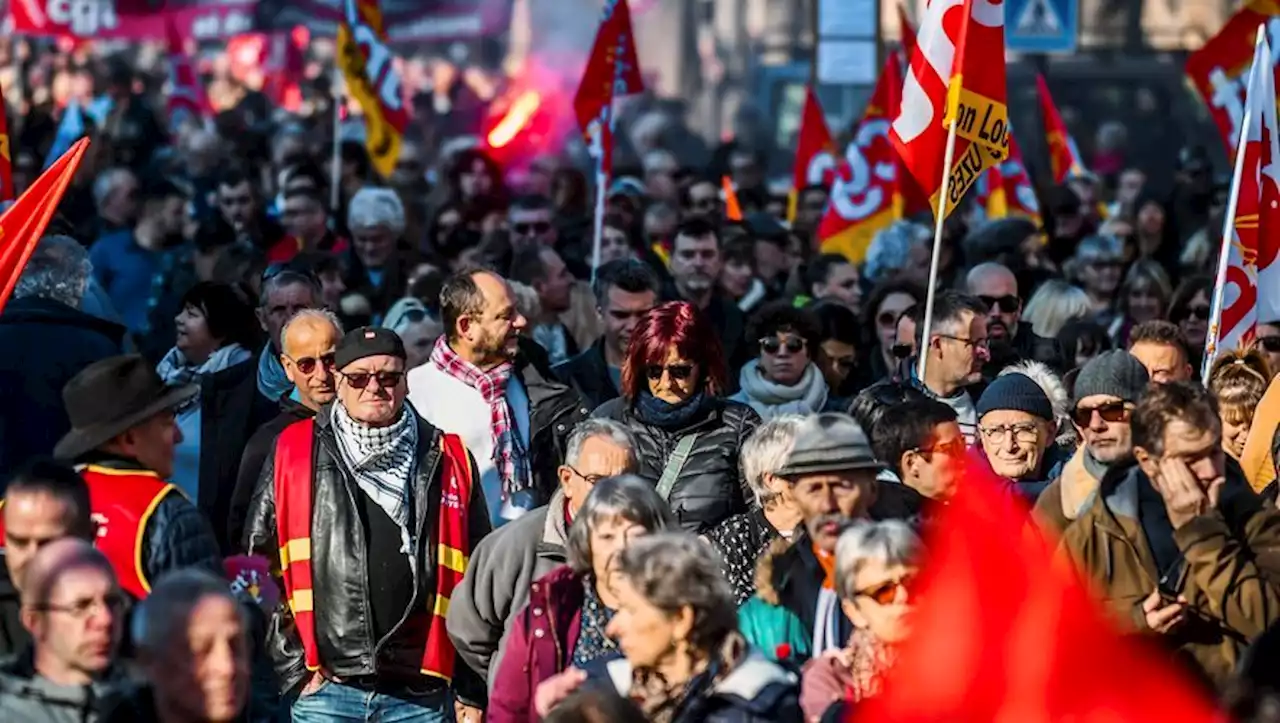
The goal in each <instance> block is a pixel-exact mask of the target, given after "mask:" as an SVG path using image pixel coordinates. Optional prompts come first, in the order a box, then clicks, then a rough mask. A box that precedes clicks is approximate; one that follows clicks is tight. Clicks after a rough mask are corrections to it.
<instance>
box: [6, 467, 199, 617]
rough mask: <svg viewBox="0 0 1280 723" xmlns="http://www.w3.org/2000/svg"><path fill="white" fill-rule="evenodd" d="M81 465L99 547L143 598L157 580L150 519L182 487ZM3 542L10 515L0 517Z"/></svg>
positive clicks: (146, 474) (123, 583)
mask: <svg viewBox="0 0 1280 723" xmlns="http://www.w3.org/2000/svg"><path fill="white" fill-rule="evenodd" d="M78 469H79V472H80V476H81V477H83V478H84V481H85V484H86V485H87V486H88V487H89V508H90V514H91V515H92V517H93V521H94V523H95V524H96V526H97V528H98V536H97V539H95V540H94V546H95V547H97V548H98V550H99V551H100V552H101V553H102V554H103V555H105V556H106V558H107V560H109V561H110V562H111V567H112V569H113V570H115V573H116V579H117V580H119V582H120V589H122V590H124V591H125V592H127V593H129V594H130V595H132V596H133V597H134V598H135V599H137V600H142V599H143V598H145V597H146V596H147V595H149V594H150V593H151V581H150V580H148V579H147V574H146V571H145V570H144V569H143V552H144V550H143V538H144V537H145V535H146V531H147V523H148V522H149V521H150V520H151V516H152V515H153V514H155V511H156V508H157V507H159V506H160V503H161V502H163V501H164V498H165V497H167V496H168V495H169V494H170V493H174V494H179V495H180V494H182V491H181V490H179V489H178V488H177V487H174V486H173V485H171V484H166V483H165V482H164V481H163V480H161V479H160V476H159V475H157V474H156V473H155V472H151V471H149V470H138V469H116V468H113V467H103V466H101V465H96V464H89V465H83V466H81V467H79V468H78ZM0 504H2V503H0ZM3 545H4V517H3V515H0V549H2V548H3Z"/></svg>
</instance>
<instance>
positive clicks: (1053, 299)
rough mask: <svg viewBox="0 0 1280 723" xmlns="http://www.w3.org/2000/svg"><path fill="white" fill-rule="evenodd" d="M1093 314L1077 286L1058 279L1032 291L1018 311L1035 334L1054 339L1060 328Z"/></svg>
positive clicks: (1085, 295)
mask: <svg viewBox="0 0 1280 723" xmlns="http://www.w3.org/2000/svg"><path fill="white" fill-rule="evenodd" d="M1092 313H1093V305H1092V304H1090V303H1089V295H1088V294H1086V293H1085V292H1084V289H1081V288H1080V287H1079V286H1073V285H1071V284H1068V283H1067V282H1065V281H1062V280H1061V279H1049V280H1048V281H1046V282H1044V283H1043V284H1041V285H1040V288H1038V289H1036V293H1034V294H1032V295H1031V299H1030V300H1029V301H1028V302H1027V305H1026V307H1025V308H1023V310H1022V320H1023V321H1026V322H1029V323H1030V324H1031V330H1032V331H1034V332H1035V333H1036V334H1039V335H1040V336H1043V337H1048V338H1050V339H1055V338H1057V336H1058V333H1059V332H1061V331H1062V327H1064V326H1066V325H1067V323H1068V322H1071V321H1074V320H1076V319H1086V318H1088V317H1089V315H1090V314H1092Z"/></svg>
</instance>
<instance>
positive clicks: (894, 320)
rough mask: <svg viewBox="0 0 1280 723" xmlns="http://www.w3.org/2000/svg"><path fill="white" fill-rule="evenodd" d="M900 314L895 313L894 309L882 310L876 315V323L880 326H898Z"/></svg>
mask: <svg viewBox="0 0 1280 723" xmlns="http://www.w3.org/2000/svg"><path fill="white" fill-rule="evenodd" d="M898 316H899V314H895V313H893V312H892V311H882V312H880V315H879V316H877V317H876V323H877V324H879V325H880V326H897V324H898Z"/></svg>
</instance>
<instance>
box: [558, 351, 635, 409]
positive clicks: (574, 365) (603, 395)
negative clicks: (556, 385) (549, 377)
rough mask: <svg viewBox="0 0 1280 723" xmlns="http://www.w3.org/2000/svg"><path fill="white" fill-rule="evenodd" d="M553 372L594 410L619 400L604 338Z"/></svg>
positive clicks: (561, 364) (559, 365) (562, 363)
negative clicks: (606, 354)
mask: <svg viewBox="0 0 1280 723" xmlns="http://www.w3.org/2000/svg"><path fill="white" fill-rule="evenodd" d="M552 371H554V372H555V373H556V376H558V377H560V379H561V380H562V381H563V382H564V383H565V384H568V385H570V386H572V387H573V388H574V389H576V390H577V392H578V394H579V395H581V396H582V398H583V399H584V400H586V402H587V405H588V406H590V407H591V408H592V409H595V408H596V407H598V406H600V405H601V404H604V403H605V402H607V401H609V400H610V399H617V398H618V394H619V392H618V388H617V387H615V386H614V385H613V379H612V377H610V376H609V363H608V362H607V361H605V358H604V339H603V338H602V339H599V340H597V341H596V343H594V344H592V345H591V346H589V347H587V350H586V351H584V352H582V353H581V354H578V355H577V356H575V357H573V358H572V359H570V360H568V361H566V362H561V363H560V364H557V365H556V366H555V368H554V369H552Z"/></svg>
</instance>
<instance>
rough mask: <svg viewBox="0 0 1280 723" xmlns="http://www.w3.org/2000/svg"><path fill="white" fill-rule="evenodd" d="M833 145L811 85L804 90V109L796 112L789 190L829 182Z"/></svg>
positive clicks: (833, 157) (833, 161) (828, 183)
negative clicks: (797, 113)
mask: <svg viewBox="0 0 1280 723" xmlns="http://www.w3.org/2000/svg"><path fill="white" fill-rule="evenodd" d="M835 149H836V144H835V143H834V142H833V141H832V140H831V131H830V129H828V128H827V119H826V118H825V117H824V116H823V113H822V106H821V105H820V104H819V103H818V96H817V94H816V93H814V92H813V88H812V87H807V88H805V90H804V110H803V112H802V113H801V114H800V132H799V134H798V135H797V136H796V159H795V165H794V167H793V168H792V170H791V190H792V191H793V192H799V191H801V190H803V189H804V188H805V187H806V186H815V185H824V186H827V185H830V183H831V173H832V170H833V169H834V168H835V165H836V161H835Z"/></svg>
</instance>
